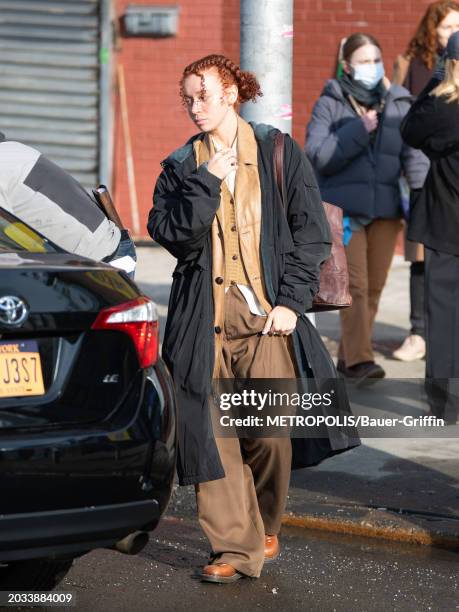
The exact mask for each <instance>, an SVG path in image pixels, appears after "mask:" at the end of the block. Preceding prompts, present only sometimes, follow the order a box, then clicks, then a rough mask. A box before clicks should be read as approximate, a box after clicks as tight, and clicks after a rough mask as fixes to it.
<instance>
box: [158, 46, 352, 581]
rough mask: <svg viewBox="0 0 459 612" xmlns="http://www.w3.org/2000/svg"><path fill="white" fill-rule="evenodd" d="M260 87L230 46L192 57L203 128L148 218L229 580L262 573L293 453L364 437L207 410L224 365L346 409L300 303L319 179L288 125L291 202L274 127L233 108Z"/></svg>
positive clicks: (214, 571) (174, 364)
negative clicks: (165, 265)
mask: <svg viewBox="0 0 459 612" xmlns="http://www.w3.org/2000/svg"><path fill="white" fill-rule="evenodd" d="M260 93H261V92H260V88H259V85H258V82H257V80H256V78H255V77H254V75H252V74H251V73H247V72H244V71H241V70H240V69H239V67H238V66H237V65H236V64H234V63H233V62H232V61H231V60H229V59H228V58H225V57H224V56H220V55H211V56H208V57H205V58H202V59H201V60H198V61H197V62H193V64H190V66H188V67H187V68H186V69H185V71H184V73H183V77H182V81H181V95H182V101H183V103H184V105H185V106H186V108H187V110H188V113H189V115H190V118H191V119H192V121H193V122H194V123H195V124H196V126H197V127H198V128H199V129H200V131H201V133H199V134H197V135H196V136H194V137H193V138H192V139H191V140H190V141H189V142H188V143H187V144H185V145H184V146H183V147H181V148H180V149H178V150H177V151H175V152H174V153H172V154H171V155H170V156H169V157H168V158H167V159H166V160H165V161H164V162H163V163H162V166H163V172H162V173H161V175H160V177H159V178H158V181H157V183H156V188H155V193H154V198H153V200H154V206H153V209H152V211H151V213H150V216H149V220H148V231H149V233H150V235H151V236H152V237H153V238H154V239H155V240H156V241H157V242H158V243H159V244H161V245H163V246H164V247H165V248H166V249H167V250H168V251H170V252H171V253H172V254H173V255H174V256H175V257H176V258H177V260H178V261H177V267H176V268H175V271H174V273H173V279H174V280H173V283H172V290H171V295H170V300H169V309H168V318H167V324H166V329H165V337H164V345H163V356H164V358H165V360H166V363H167V365H168V366H169V368H170V370H171V373H172V376H173V379H174V383H175V389H176V394H177V403H178V410H179V419H178V423H179V459H178V466H177V469H178V474H179V482H180V484H182V485H187V484H195V485H196V497H197V506H198V514H199V521H200V524H201V526H202V528H203V530H204V532H205V533H206V536H207V537H208V539H209V541H210V544H211V546H212V556H211V562H210V563H209V564H208V565H207V566H206V567H204V569H203V571H202V574H201V578H202V580H205V581H211V582H221V583H225V582H233V581H234V580H237V579H239V578H240V577H242V576H251V577H258V576H259V575H260V572H261V569H262V567H263V563H264V560H265V559H272V558H274V557H275V556H276V555H277V554H278V551H279V543H278V540H277V534H278V532H279V529H280V522H281V517H282V513H283V511H284V508H285V503H286V497H287V492H288V482H289V475H290V467H291V466H293V467H305V466H307V465H312V464H315V463H317V462H319V461H321V460H322V459H324V458H325V457H327V456H329V455H331V454H334V453H337V452H340V451H343V450H346V449H347V448H350V447H351V446H355V445H356V444H358V443H359V442H358V439H357V436H356V434H355V431H354V430H353V429H347V428H346V427H337V426H336V427H327V428H325V430H322V432H321V435H320V437H316V438H302V439H300V438H298V439H296V440H292V442H295V444H294V445H293V444H292V443H291V442H290V439H289V438H288V437H287V438H286V437H283V438H281V437H271V438H258V439H253V438H252V437H251V436H248V437H244V438H243V439H240V440H238V439H237V437H235V436H233V437H220V436H216V435H215V431H214V424H215V422H214V423H212V421H211V415H210V411H209V409H210V408H212V409H213V410H212V412H213V415H212V416H213V417H214V418H216V419H217V421H216V423H217V424H218V418H219V412H218V410H215V406H214V402H212V401H209V400H210V398H211V397H212V381H213V380H215V379H218V378H223V379H232V378H237V379H246V380H249V381H250V379H252V378H268V379H276V378H280V379H285V378H293V379H294V378H295V377H300V378H301V379H302V380H303V384H307V386H308V390H311V389H314V388H316V387H317V388H318V389H319V390H320V391H324V390H326V391H329V392H331V393H332V397H336V400H334V402H333V408H332V409H331V410H329V409H325V408H324V409H323V411H324V412H325V411H328V412H329V413H330V414H335V415H336V414H339V412H340V411H344V412H348V409H349V408H348V402H347V398H346V395H345V392H344V390H343V388H342V386H341V385H339V384H338V380H337V375H336V371H335V369H334V366H333V362H332V360H331V358H330V356H329V354H328V352H327V350H326V348H325V347H324V345H323V343H322V341H321V338H320V336H319V334H318V333H317V331H316V329H315V328H314V326H313V325H312V324H311V323H310V322H309V320H308V318H307V317H306V316H305V315H304V313H305V311H306V310H308V309H309V308H310V307H311V305H312V300H313V297H314V295H315V294H316V292H317V290H318V287H319V270H320V265H321V263H322V262H323V261H324V260H325V259H326V258H327V256H328V254H329V252H330V231H329V227H328V224H327V221H326V218H325V215H324V210H323V207H322V203H321V197H320V193H319V190H318V188H317V184H316V181H315V178H314V174H313V172H312V169H311V167H310V165H309V163H308V161H307V160H306V158H305V156H304V155H303V153H302V152H301V150H300V149H299V147H298V146H297V144H296V143H295V142H294V141H293V140H292V139H291V138H289V137H288V136H286V141H285V148H284V175H285V184H286V190H287V202H286V209H285V211H284V208H283V206H282V203H281V201H280V197H279V191H278V187H277V184H276V178H275V173H274V169H273V151H274V137H275V135H276V134H277V133H278V131H277V130H276V129H274V128H271V127H270V126H265V125H250V124H248V123H246V122H245V121H244V120H243V119H242V118H241V117H240V116H239V115H238V113H237V108H238V106H239V104H240V103H241V102H245V101H248V100H253V99H256V97H257V96H258V95H260ZM306 379H308V380H307V381H306ZM321 381H325V383H324V384H325V388H324V387H323V386H321V384H322V385H323V383H321ZM258 414H259V413H258ZM220 416H221V413H220ZM318 436H319V434H318ZM292 447H293V448H292Z"/></svg>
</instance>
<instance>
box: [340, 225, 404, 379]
mask: <svg viewBox="0 0 459 612" xmlns="http://www.w3.org/2000/svg"><path fill="white" fill-rule="evenodd" d="M401 225H402V223H401V220H400V219H376V220H375V221H372V222H371V223H369V224H368V225H366V226H365V227H362V229H360V230H359V231H357V232H354V233H353V234H352V238H351V240H350V242H349V244H348V245H347V247H346V259H347V266H348V271H349V290H350V293H351V296H352V306H351V307H350V308H344V309H343V310H340V316H341V343H340V346H339V349H338V359H342V360H343V361H344V362H345V364H346V366H347V367H348V368H349V367H351V366H353V365H356V364H357V363H362V362H364V361H374V356H373V348H372V345H371V336H372V333H373V324H374V320H375V317H376V313H377V310H378V304H379V298H380V297H381V293H382V290H383V289H384V285H385V284H386V279H387V274H388V272H389V268H390V264H391V261H392V257H393V255H394V249H395V243H396V241H397V236H398V233H399V231H400V228H401Z"/></svg>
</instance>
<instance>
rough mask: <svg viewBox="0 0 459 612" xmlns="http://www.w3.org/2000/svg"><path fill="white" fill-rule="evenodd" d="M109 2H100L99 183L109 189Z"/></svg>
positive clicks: (104, 0) (110, 138)
mask: <svg viewBox="0 0 459 612" xmlns="http://www.w3.org/2000/svg"><path fill="white" fill-rule="evenodd" d="M110 11H111V1H110V0H101V2H100V49H99V66H100V74H99V183H102V184H103V185H106V186H107V187H108V189H109V190H110V189H111V182H112V154H113V112H112V100H111V71H112V66H111V15H110Z"/></svg>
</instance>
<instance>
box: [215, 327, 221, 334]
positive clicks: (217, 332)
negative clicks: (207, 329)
mask: <svg viewBox="0 0 459 612" xmlns="http://www.w3.org/2000/svg"><path fill="white" fill-rule="evenodd" d="M214 329H215V333H216V334H221V333H222V328H221V327H220V325H216V326H215V328H214Z"/></svg>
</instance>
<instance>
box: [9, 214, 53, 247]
mask: <svg viewBox="0 0 459 612" xmlns="http://www.w3.org/2000/svg"><path fill="white" fill-rule="evenodd" d="M12 251H13V252H15V251H27V252H28V253H56V251H58V249H57V248H56V247H55V246H54V245H53V244H52V243H50V242H49V241H48V240H47V239H46V238H44V237H43V236H41V235H40V234H39V233H38V232H36V231H35V230H33V229H32V228H31V227H29V226H28V225H26V224H25V223H23V222H22V221H20V220H19V219H18V218H17V217H15V216H14V215H11V214H10V213H8V212H7V211H6V210H4V209H0V252H10V253H11V252H12Z"/></svg>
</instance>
